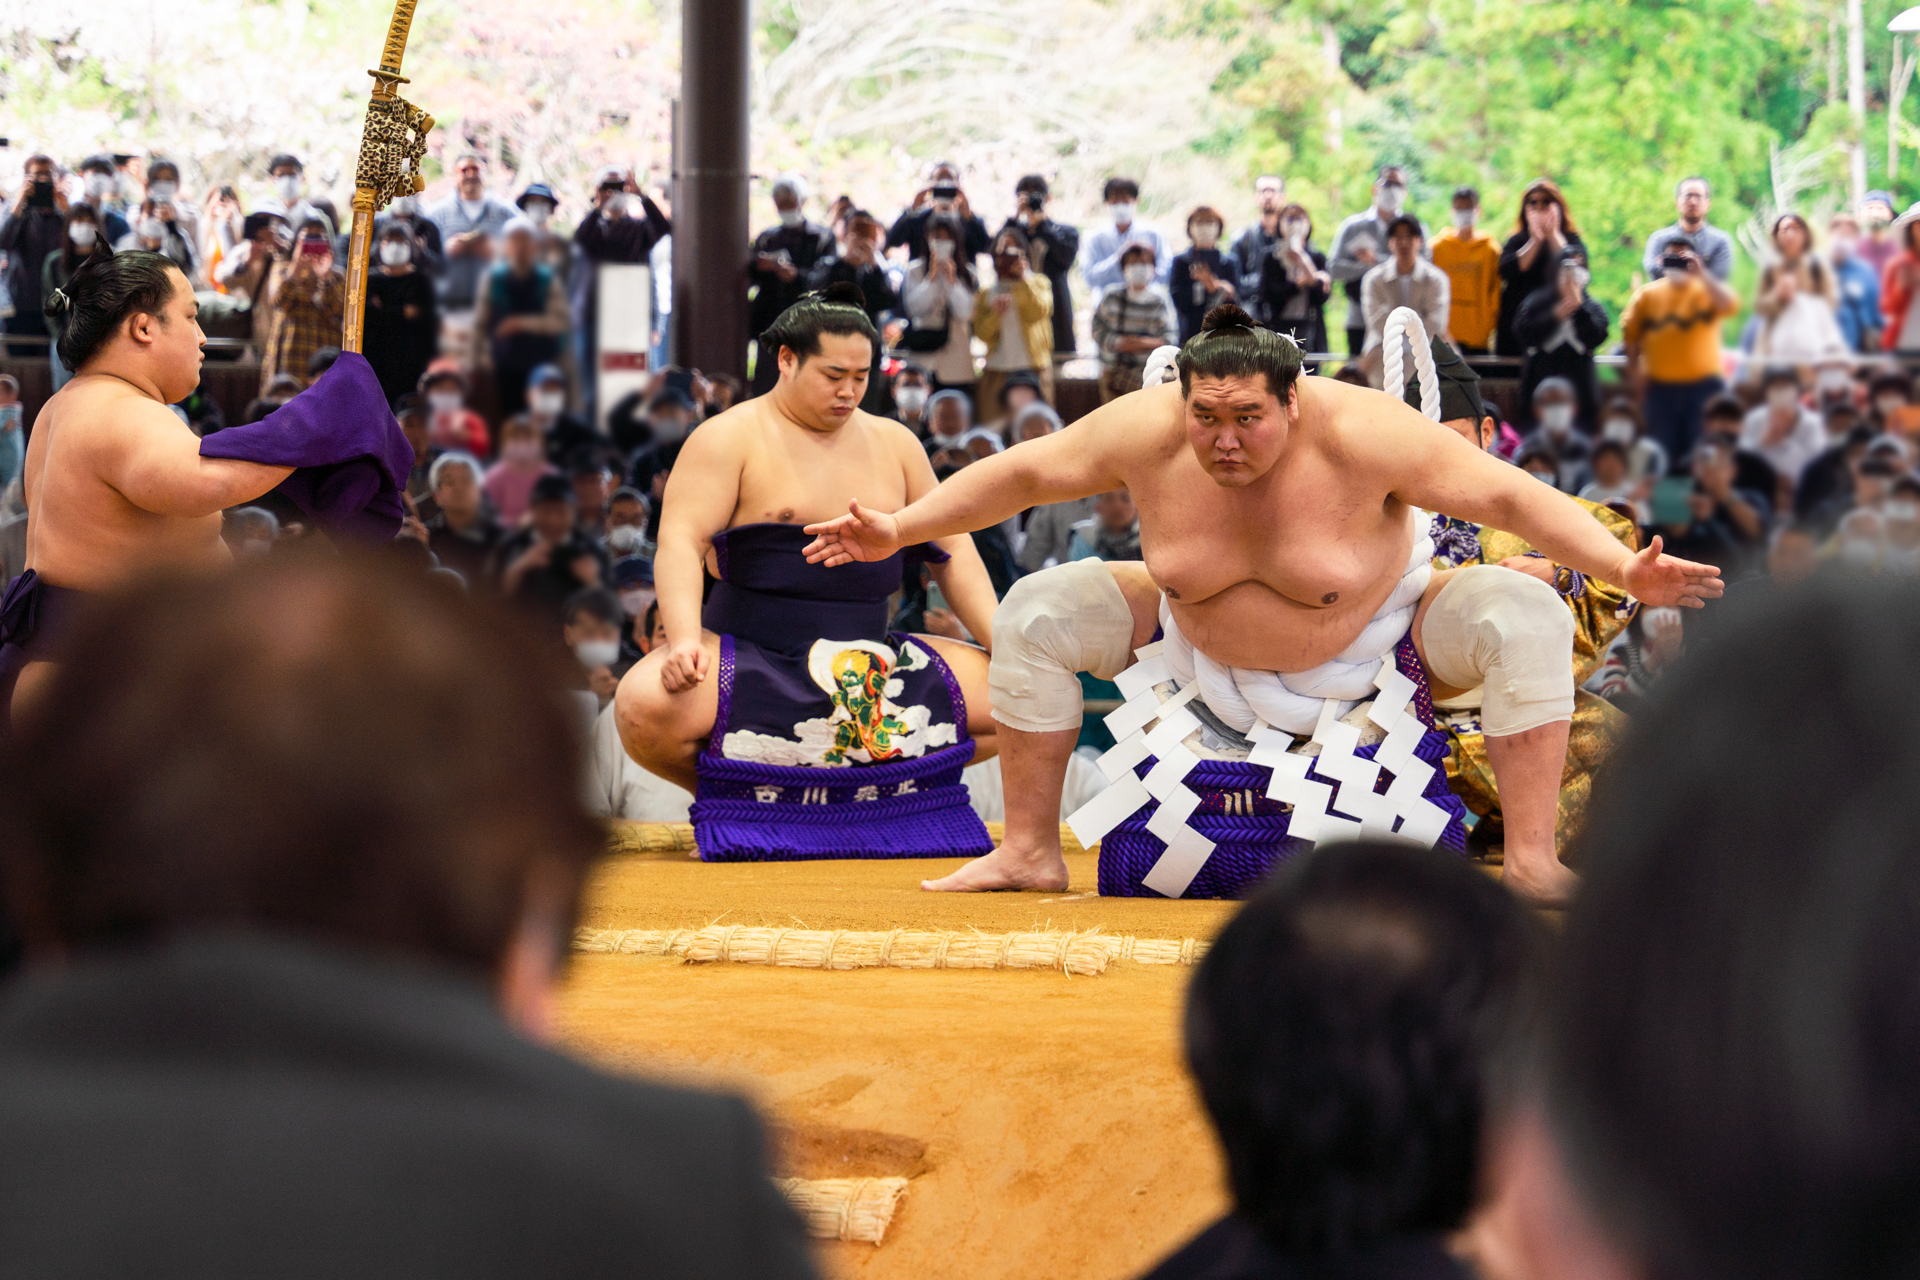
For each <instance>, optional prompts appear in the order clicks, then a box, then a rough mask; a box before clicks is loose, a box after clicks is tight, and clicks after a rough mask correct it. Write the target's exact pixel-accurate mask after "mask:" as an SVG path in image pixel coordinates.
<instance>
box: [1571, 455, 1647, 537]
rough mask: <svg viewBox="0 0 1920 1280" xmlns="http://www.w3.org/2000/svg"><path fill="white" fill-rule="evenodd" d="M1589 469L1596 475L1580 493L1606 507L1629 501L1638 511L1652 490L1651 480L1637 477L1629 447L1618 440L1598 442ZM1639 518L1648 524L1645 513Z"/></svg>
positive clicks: (1588, 464)
mask: <svg viewBox="0 0 1920 1280" xmlns="http://www.w3.org/2000/svg"><path fill="white" fill-rule="evenodd" d="M1587 469H1588V472H1589V473H1590V474H1591V475H1592V477H1593V478H1592V479H1591V480H1589V481H1587V483H1586V484H1585V485H1584V486H1582V487H1581V489H1580V491H1579V496H1580V497H1581V498H1584V499H1585V500H1586V501H1588V502H1597V503H1599V504H1600V505H1601V506H1603V507H1604V506H1607V505H1609V504H1611V503H1615V502H1625V503H1627V504H1629V505H1631V506H1633V507H1634V509H1635V510H1636V511H1637V512H1638V511H1639V509H1640V507H1641V506H1642V505H1644V502H1645V499H1646V496H1647V494H1648V493H1649V492H1651V490H1652V481H1651V480H1649V479H1640V480H1635V479H1634V477H1633V469H1632V467H1631V466H1630V465H1629V464H1628V462H1627V449H1626V446H1625V445H1623V444H1621V443H1620V442H1619V441H1618V440H1602V441H1600V442H1599V443H1598V444H1596V445H1594V446H1593V452H1592V454H1591V455H1589V457H1588V458H1587ZM1638 518H1639V519H1640V521H1641V522H1642V523H1644V522H1645V513H1644V512H1641V513H1640V516H1639V517H1638Z"/></svg>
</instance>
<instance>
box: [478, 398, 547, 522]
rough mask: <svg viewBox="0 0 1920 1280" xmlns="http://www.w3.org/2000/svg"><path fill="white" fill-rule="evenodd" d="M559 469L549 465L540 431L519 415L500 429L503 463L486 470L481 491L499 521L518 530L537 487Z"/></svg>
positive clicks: (500, 461) (507, 421) (503, 424)
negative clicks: (497, 513)
mask: <svg viewBox="0 0 1920 1280" xmlns="http://www.w3.org/2000/svg"><path fill="white" fill-rule="evenodd" d="M555 472H556V468H555V467H554V466H553V465H552V464H551V463H549V462H548V461H547V451H546V447H545V444H544V442H543V441H542V440H541V439H540V429H539V428H538V427H536V426H534V425H533V423H532V422H530V421H528V420H527V417H526V415H525V414H516V415H515V416H513V417H511V418H508V419H507V420H506V421H505V422H504V423H502V424H501V426H500V460H499V461H498V462H496V463H494V464H493V465H492V466H491V467H488V468H487V476H486V480H485V482H484V483H483V484H482V486H481V487H482V488H483V489H484V490H485V491H486V495H487V500H488V501H489V502H491V503H492V504H493V509H494V510H495V511H497V512H499V514H500V518H501V519H502V520H503V521H505V522H506V523H507V524H509V525H514V526H517V525H518V524H519V523H520V521H521V518H522V517H524V516H525V515H526V514H527V504H528V502H529V501H530V499H531V495H532V493H533V486H534V484H535V483H536V482H537V481H538V480H539V479H540V477H541V476H546V475H553V474H555Z"/></svg>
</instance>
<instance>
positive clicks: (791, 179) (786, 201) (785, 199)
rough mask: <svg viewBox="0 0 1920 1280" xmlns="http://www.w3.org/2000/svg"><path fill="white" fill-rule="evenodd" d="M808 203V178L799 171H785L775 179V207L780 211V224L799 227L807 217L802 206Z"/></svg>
mask: <svg viewBox="0 0 1920 1280" xmlns="http://www.w3.org/2000/svg"><path fill="white" fill-rule="evenodd" d="M806 203H807V180H806V179H805V178H803V177H801V176H800V175H799V174H797V173H783V174H781V175H780V176H779V177H777V178H775V179H774V180H773V207H774V208H776V209H778V210H779V211H780V224H781V225H782V226H787V227H797V226H799V225H800V223H801V222H802V221H803V220H804V219H805V217H806V215H805V214H804V213H802V212H801V206H803V205H805V204H806Z"/></svg>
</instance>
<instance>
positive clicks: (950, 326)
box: [900, 217, 980, 389]
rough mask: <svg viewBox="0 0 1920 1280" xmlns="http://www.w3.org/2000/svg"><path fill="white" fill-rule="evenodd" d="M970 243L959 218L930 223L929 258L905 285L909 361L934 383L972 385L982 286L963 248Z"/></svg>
mask: <svg viewBox="0 0 1920 1280" xmlns="http://www.w3.org/2000/svg"><path fill="white" fill-rule="evenodd" d="M965 243H966V232H965V231H964V230H963V229H962V228H961V226H960V222H959V220H958V219H956V218H951V217H935V218H933V219H932V220H930V221H929V222H927V224H926V246H927V252H926V256H924V257H920V258H915V259H914V260H913V261H912V262H911V263H909V264H908V266H907V278H906V282H905V283H904V284H902V285H901V286H900V302H901V305H902V306H904V307H905V308H906V313H907V321H908V326H907V331H906V333H905V334H903V335H902V336H901V339H900V340H901V342H902V343H903V344H904V345H905V347H906V351H907V362H908V363H909V364H910V365H913V366H917V367H919V368H922V369H925V370H926V371H927V372H928V373H929V374H931V375H932V378H933V382H934V385H936V386H941V387H959V388H962V389H971V388H972V386H973V383H974V372H973V307H974V299H975V298H976V297H977V296H978V295H979V292H980V286H979V283H978V281H976V280H975V279H974V275H973V261H972V259H970V258H967V257H965V256H964V255H963V254H962V252H961V250H962V248H963V246H964V245H965Z"/></svg>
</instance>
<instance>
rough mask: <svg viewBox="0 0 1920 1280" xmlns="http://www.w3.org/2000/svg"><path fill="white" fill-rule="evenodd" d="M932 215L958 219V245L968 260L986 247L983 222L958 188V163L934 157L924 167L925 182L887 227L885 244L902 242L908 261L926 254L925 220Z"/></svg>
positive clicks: (898, 245) (901, 245)
mask: <svg viewBox="0 0 1920 1280" xmlns="http://www.w3.org/2000/svg"><path fill="white" fill-rule="evenodd" d="M934 218H952V219H955V220H956V221H958V222H959V223H960V225H961V227H962V228H963V229H964V230H965V236H964V239H963V242H962V248H963V250H964V253H965V257H966V260H967V261H968V262H972V261H973V260H974V259H975V258H977V257H979V256H980V255H981V254H983V253H985V252H986V251H987V246H988V244H989V243H990V241H989V239H988V237H987V224H986V223H985V222H983V221H982V220H981V218H980V215H979V214H977V213H975V212H974V211H973V207H972V206H971V205H970V204H968V203H967V193H966V192H965V191H962V190H961V189H960V166H959V165H957V164H955V163H954V162H953V161H951V160H940V161H936V162H935V163H934V164H933V165H932V167H930V168H929V169H928V170H927V184H926V185H925V186H924V187H922V188H920V190H919V191H917V192H915V193H914V197H913V201H912V203H911V204H909V205H908V206H907V210H906V212H904V213H902V214H901V215H900V216H899V217H898V218H895V219H894V221H893V225H892V226H891V227H889V228H888V229H887V245H888V247H890V248H896V249H897V248H901V247H903V246H904V247H905V249H906V251H907V260H908V261H910V262H911V261H913V260H915V259H917V258H924V257H926V256H927V223H928V222H929V221H930V220H931V219H934Z"/></svg>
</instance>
